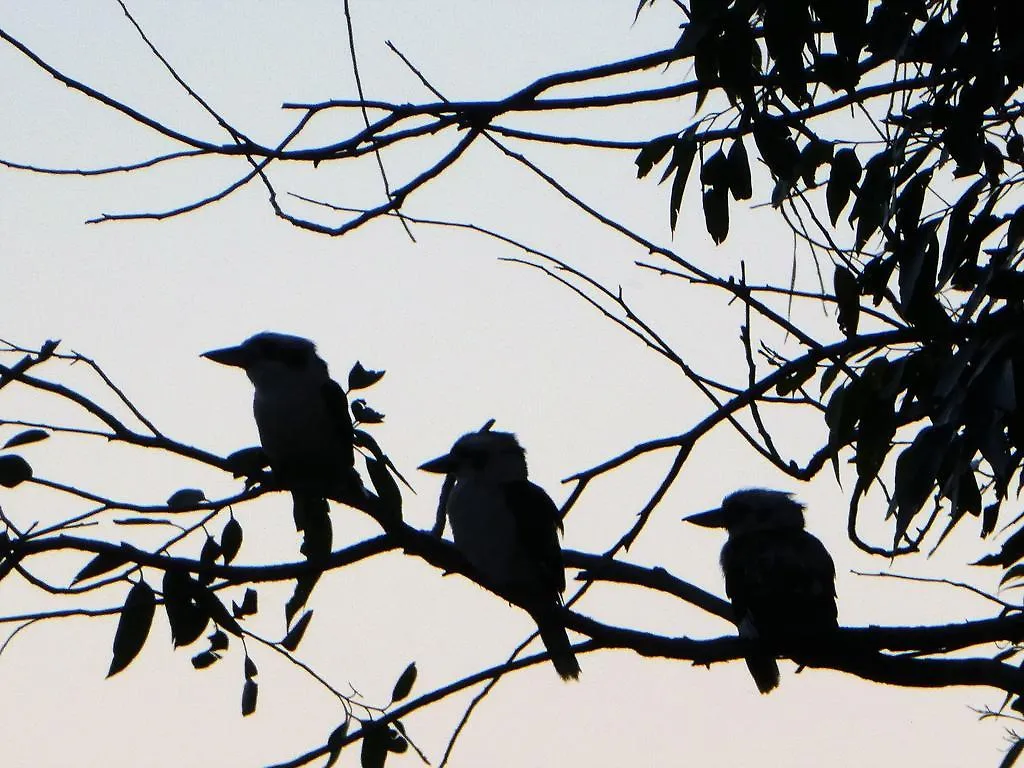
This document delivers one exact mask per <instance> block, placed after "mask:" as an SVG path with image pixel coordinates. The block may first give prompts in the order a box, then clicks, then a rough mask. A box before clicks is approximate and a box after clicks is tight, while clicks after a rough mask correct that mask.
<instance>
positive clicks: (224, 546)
mask: <svg viewBox="0 0 1024 768" xmlns="http://www.w3.org/2000/svg"><path fill="white" fill-rule="evenodd" d="M241 546H242V526H241V524H240V523H239V522H238V521H237V520H236V519H235V518H233V517H232V518H231V519H230V520H228V521H227V523H226V524H225V525H224V530H223V531H221V534H220V550H221V553H222V554H223V555H224V563H225V565H226V564H228V563H230V562H231V561H232V560H234V559H235V555H237V554H238V550H239V549H240V548H241Z"/></svg>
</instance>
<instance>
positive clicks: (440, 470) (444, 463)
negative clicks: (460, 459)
mask: <svg viewBox="0 0 1024 768" xmlns="http://www.w3.org/2000/svg"><path fill="white" fill-rule="evenodd" d="M420 469H422V470H423V471H424V472H436V473H437V474H439V475H447V474H449V473H451V472H454V471H455V459H453V458H452V455H451V454H450V453H446V454H445V455H444V456H438V457H437V458H436V459H431V460H430V461H428V462H427V463H426V464H420Z"/></svg>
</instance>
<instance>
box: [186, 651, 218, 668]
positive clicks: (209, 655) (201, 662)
mask: <svg viewBox="0 0 1024 768" xmlns="http://www.w3.org/2000/svg"><path fill="white" fill-rule="evenodd" d="M219 660H220V656H218V655H217V654H216V653H214V652H213V651H203V652H202V653H197V654H196V655H195V656H193V657H192V666H193V667H195V668H196V669H206V668H207V667H209V666H211V665H212V664H213V663H214V662H216V661H219Z"/></svg>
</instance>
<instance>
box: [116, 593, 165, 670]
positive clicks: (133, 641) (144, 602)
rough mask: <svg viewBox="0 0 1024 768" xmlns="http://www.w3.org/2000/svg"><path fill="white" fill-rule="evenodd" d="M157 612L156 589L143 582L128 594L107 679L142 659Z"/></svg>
mask: <svg viewBox="0 0 1024 768" xmlns="http://www.w3.org/2000/svg"><path fill="white" fill-rule="evenodd" d="M155 609H156V596H155V595H154V594H153V589H152V588H151V587H150V586H149V584H147V583H146V582H145V581H144V580H141V579H140V580H139V581H138V582H136V583H135V584H134V585H133V586H132V588H131V589H130V590H129V591H128V597H127V598H126V599H125V601H124V608H122V609H121V618H120V620H119V621H118V622H117V631H116V632H115V633H114V648H113V658H112V659H111V661H110V669H109V670H107V677H111V676H113V675H116V674H117V673H118V672H120V671H121V670H122V669H124V668H125V667H127V666H128V665H129V664H131V663H132V660H133V659H134V658H135V657H136V656H138V655H139V651H141V650H142V646H143V645H145V643H146V638H147V637H148V636H149V628H150V627H151V626H152V624H153V612H154V610H155Z"/></svg>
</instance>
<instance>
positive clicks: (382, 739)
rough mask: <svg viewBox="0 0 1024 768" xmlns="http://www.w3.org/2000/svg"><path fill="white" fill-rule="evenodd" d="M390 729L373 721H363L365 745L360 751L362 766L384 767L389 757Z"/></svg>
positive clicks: (364, 767)
mask: <svg viewBox="0 0 1024 768" xmlns="http://www.w3.org/2000/svg"><path fill="white" fill-rule="evenodd" d="M389 741H391V737H390V736H389V735H388V729H387V728H386V727H384V726H382V725H378V724H377V723H375V722H373V721H372V720H371V721H365V722H363V745H362V749H361V750H360V753H359V764H360V766H361V768H384V761H385V760H387V757H388V742H389Z"/></svg>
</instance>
